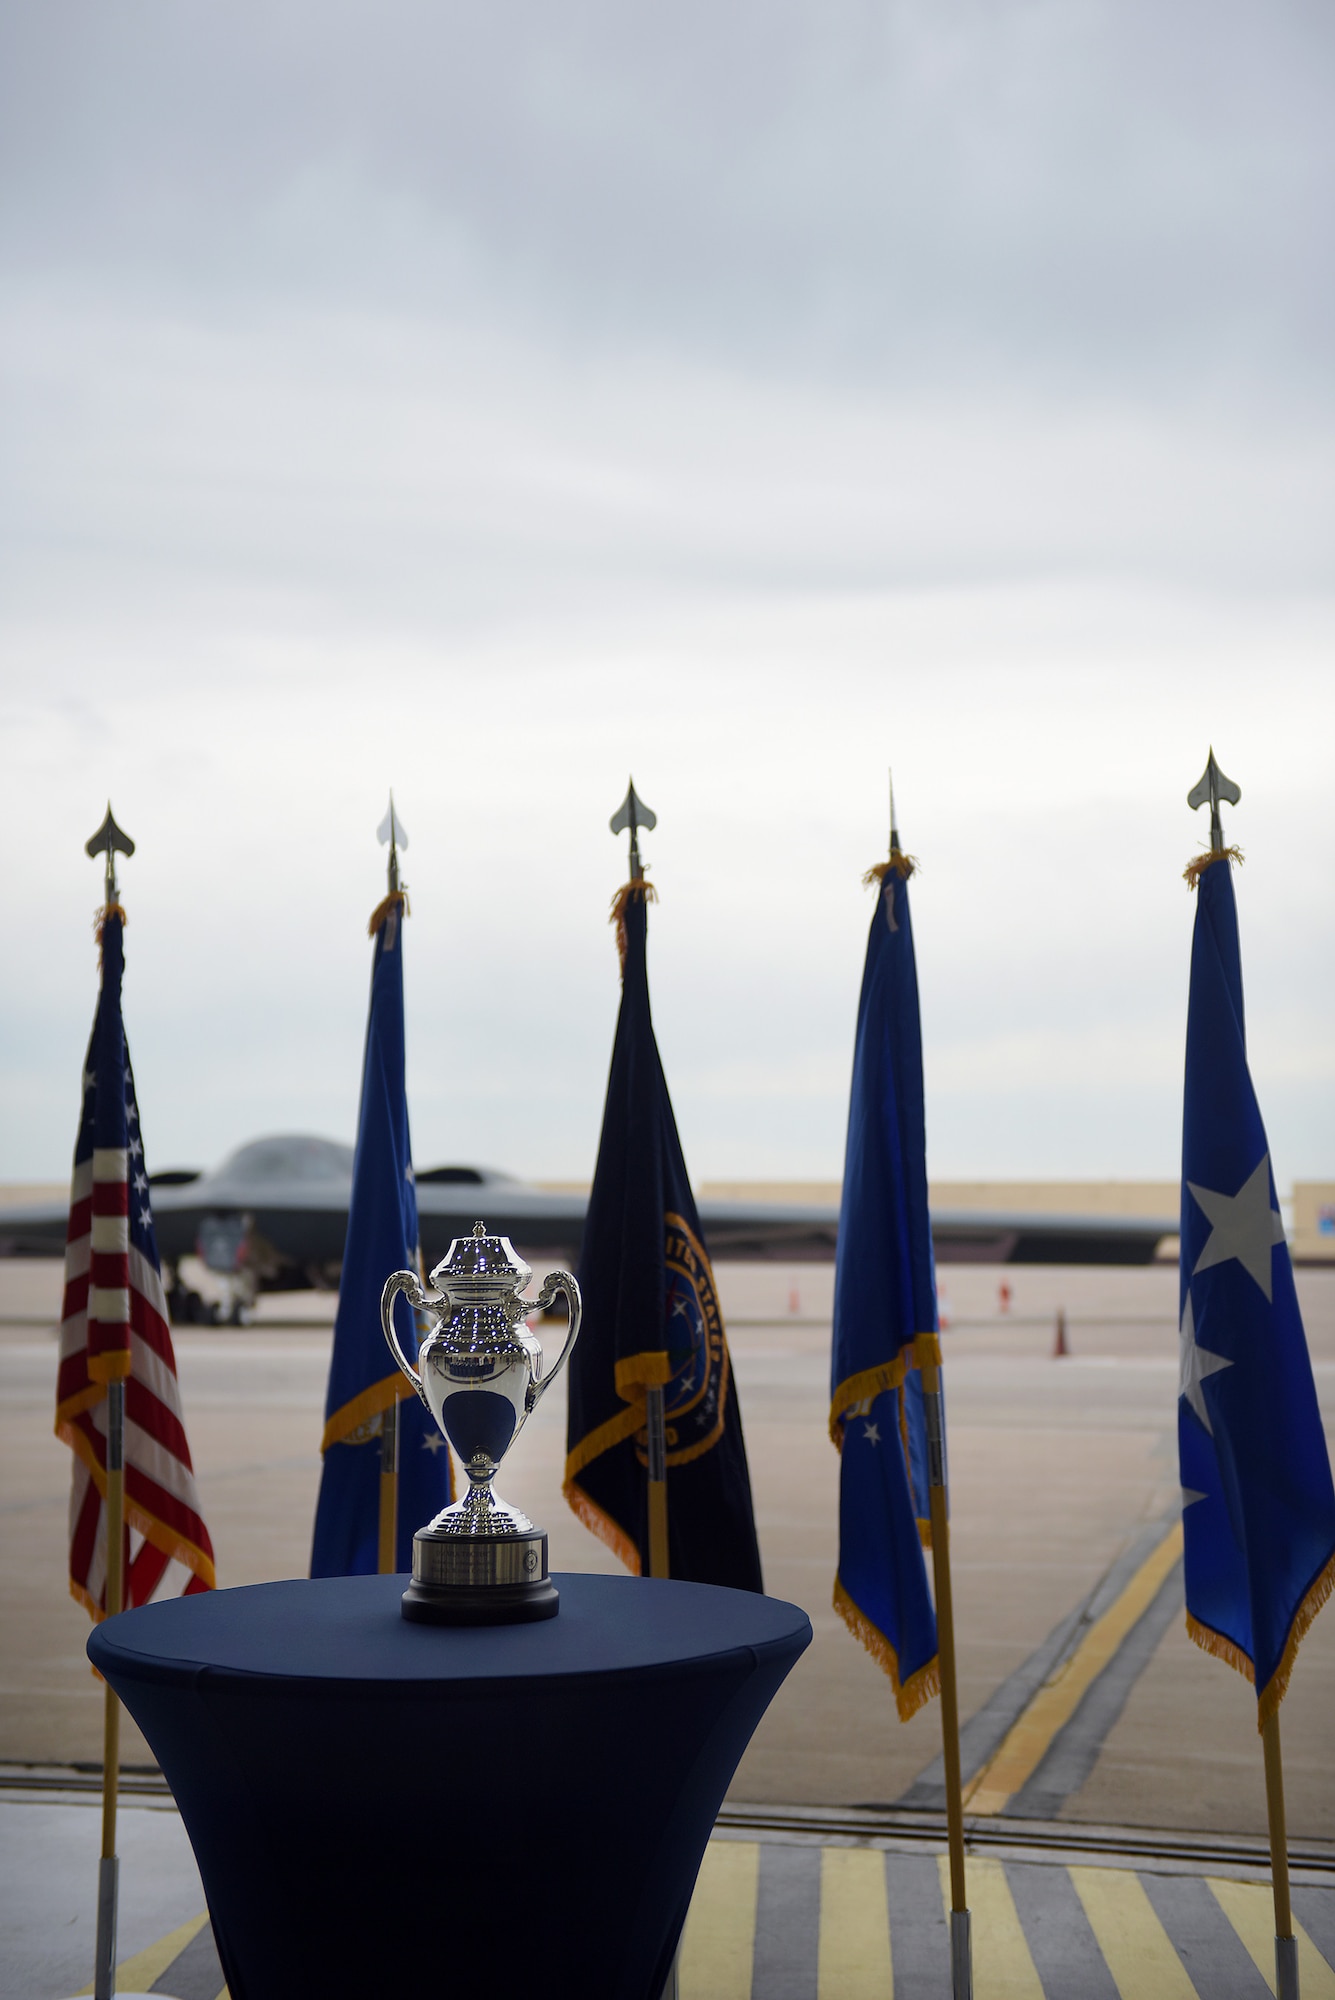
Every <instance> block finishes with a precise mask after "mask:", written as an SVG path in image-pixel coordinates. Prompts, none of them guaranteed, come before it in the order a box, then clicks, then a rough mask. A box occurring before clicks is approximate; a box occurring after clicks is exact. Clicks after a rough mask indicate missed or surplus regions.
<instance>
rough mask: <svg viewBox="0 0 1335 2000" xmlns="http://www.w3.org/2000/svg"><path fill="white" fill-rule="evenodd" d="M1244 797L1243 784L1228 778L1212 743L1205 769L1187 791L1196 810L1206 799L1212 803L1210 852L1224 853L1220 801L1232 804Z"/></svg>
mask: <svg viewBox="0 0 1335 2000" xmlns="http://www.w3.org/2000/svg"><path fill="white" fill-rule="evenodd" d="M1241 797H1242V787H1241V785H1235V784H1234V782H1233V780H1232V778H1226V777H1225V776H1224V774H1223V772H1222V771H1221V770H1220V768H1219V766H1218V764H1217V763H1216V762H1215V754H1214V745H1213V744H1211V745H1210V755H1209V757H1208V759H1207V760H1206V765H1205V769H1204V770H1203V771H1202V773H1201V775H1200V777H1199V778H1198V779H1197V781H1196V783H1195V784H1194V785H1193V786H1192V788H1191V790H1190V791H1189V792H1188V793H1187V804H1188V805H1189V806H1190V807H1191V809H1192V811H1193V812H1195V811H1196V810H1197V808H1198V807H1200V806H1203V805H1204V804H1205V802H1206V800H1207V799H1208V800H1209V803H1210V852H1211V853H1212V854H1222V853H1223V849H1224V828H1223V823H1222V821H1221V820H1220V817H1219V801H1220V800H1221V799H1227V800H1228V802H1229V804H1230V805H1231V806H1235V805H1237V803H1238V801H1239V800H1240V799H1241Z"/></svg>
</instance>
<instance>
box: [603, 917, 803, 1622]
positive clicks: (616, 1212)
mask: <svg viewBox="0 0 1335 2000" xmlns="http://www.w3.org/2000/svg"><path fill="white" fill-rule="evenodd" d="M651 894H652V890H651V889H650V887H649V885H648V883H646V882H643V881H637V882H634V883H631V884H630V885H628V887H627V888H626V889H624V890H623V891H622V892H621V895H620V896H619V898H618V900H617V904H616V905H615V909H614V913H615V914H616V916H617V918H618V930H617V939H618V943H619V944H620V945H621V948H622V994H621V1011H620V1013H619V1014H618V1016H617V1028H616V1040H615V1042H614V1044H613V1048H612V1070H611V1075H610V1077H609V1079H608V1085H607V1104H606V1108H605V1110H604V1112H603V1130H602V1137H601V1139H600V1140H599V1144H598V1164H597V1167H596V1169H595V1171H594V1177H593V1187H592V1189H591V1191H590V1194H589V1207H588V1213H587V1216H586V1218H585V1223H584V1239H583V1244H582V1246H581V1249H580V1259H579V1283H580V1291H581V1292H582V1294H583V1298H584V1331H583V1333H582V1334H581V1336H580V1339H579V1340H578V1341H577V1342H576V1344H575V1348H574V1351H573V1353H572V1354H571V1357H570V1368H569V1377H568V1379H569V1383H570V1396H569V1411H568V1418H567V1432H566V1471H565V1494H566V1498H567V1500H568V1501H569V1502H570V1505H571V1506H572V1507H573V1508H574V1510H575V1512H576V1513H577V1514H578V1515H579V1517H580V1519H581V1520H582V1521H583V1522H584V1524H585V1526H586V1527H587V1528H590V1529H591V1530H592V1531H593V1533H594V1534H596V1535H598V1536H600V1537H601V1538H602V1540H603V1541H605V1542H606V1543H607V1544H608V1545H609V1547H610V1548H612V1549H614V1550H615V1551H616V1553H617V1555H618V1556H620V1558H621V1560H622V1561H623V1562H624V1563H625V1564H626V1566H627V1568H628V1569H630V1570H632V1571H634V1572H635V1574H636V1575H645V1574H647V1573H648V1570H649V1512H648V1505H649V1503H648V1457H647V1433H646V1428H645V1425H646V1391H647V1390H649V1389H651V1388H661V1389H662V1391H663V1416H664V1427H665V1432H666V1440H667V1488H668V1552H669V1570H670V1573H671V1575H672V1576H674V1577H677V1578H680V1579H682V1580H683V1581H685V1582H687V1583H716V1584H726V1585H730V1586H731V1587H733V1588H734V1589H737V1590H760V1589H761V1588H762V1587H763V1586H762V1584H761V1577H760V1551H759V1547H758V1545H757V1542H756V1528H755V1518H754V1514H753V1512H752V1505H751V1480H750V1474H749V1472H748V1470H747V1463H746V1445H745V1443H744V1442H743V1438H742V1418H741V1411H740V1409H739V1407H738V1402H737V1384H736V1383H735V1381H734V1380H733V1376H732V1362H731V1358H730V1356H729V1353H728V1338H727V1334H726V1332H725V1331H724V1326H723V1315H722V1313H721V1312H720V1310H719V1302H718V1294H717V1292H716V1290H715V1287H714V1273H713V1271H712V1270H711V1268H710V1263H709V1253H708V1250H707V1249H706V1247H705V1240H704V1233H703V1231H702V1230H701V1228H700V1218H699V1216H698V1215H697V1213H696V1208H695V1201H694V1198H693V1196H692V1194H691V1187H690V1182H689V1180H688V1179H687V1176H686V1162H685V1160H684V1158H683V1157H682V1150H681V1141H680V1140H679V1139H678V1137H677V1125H676V1120H675V1119H674V1118H673V1115H672V1104H671V1101H670V1099H669V1097H668V1088H667V1079H666V1078H665V1076H664V1075H663V1065H662V1063H661V1062H660V1060H659V1055H658V1045H657V1043H656V1041H655V1039H654V1029H653V1021H652V1019H651V1018H650V1013H649V976H648V969H647V966H646V962H645V937H646V911H645V904H646V902H647V901H648V899H649V897H650V896H651Z"/></svg>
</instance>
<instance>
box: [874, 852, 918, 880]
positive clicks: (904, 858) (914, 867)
mask: <svg viewBox="0 0 1335 2000" xmlns="http://www.w3.org/2000/svg"><path fill="white" fill-rule="evenodd" d="M917 871H918V864H917V862H916V861H915V860H914V858H913V856H912V855H911V854H901V853H900V851H899V849H898V848H897V847H896V848H895V849H894V850H893V851H892V853H891V855H890V859H889V860H888V861H878V862H877V863H876V866H875V867H874V868H869V869H868V870H867V872H866V874H865V875H864V876H863V878H862V886H863V888H864V889H870V888H871V886H872V884H873V882H884V880H885V878H886V876H887V875H889V874H891V873H893V874H895V875H898V877H899V879H900V881H901V882H907V881H908V879H909V876H910V875H915V874H916V873H917Z"/></svg>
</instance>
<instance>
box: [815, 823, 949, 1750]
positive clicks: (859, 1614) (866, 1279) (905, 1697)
mask: <svg viewBox="0 0 1335 2000" xmlns="http://www.w3.org/2000/svg"><path fill="white" fill-rule="evenodd" d="M912 871H913V864H912V862H911V861H910V860H909V859H908V857H907V856H906V855H904V854H901V853H900V852H899V849H898V846H897V845H895V846H892V850H891V857H890V860H889V861H888V862H886V863H884V864H882V866H881V867H879V868H877V869H873V870H872V871H871V875H870V876H869V878H868V879H869V880H871V879H874V880H876V882H877V883H878V893H877V898H876V910H875V913H874V915H873V917H872V920H871V932H870V935H869V937H868V939H867V960H866V966H865V968H864V971H863V975H862V993H861V997H860V999H859V1001H858V1025H857V1040H856V1043H855V1046H854V1053H853V1089H852V1097H851V1102H850V1104H849V1112H848V1146H847V1151H846V1154H845V1160H844V1192H843V1207H842V1209H841V1211H840V1216H839V1248H838V1256H837V1260H836V1264H835V1277H834V1344H833V1352H832V1355H831V1369H830V1378H831V1382H830V1389H831V1393H830V1435H831V1436H832V1437H833V1439H834V1441H835V1443H836V1444H837V1445H838V1446H839V1449H840V1453H841V1461H840V1471H839V1571H838V1575H837V1577H836V1579H835V1586H834V1603H835V1609H836V1610H837V1611H838V1612H839V1613H840V1615H841V1616H842V1617H843V1618H844V1620H845V1621H846V1623H847V1624H848V1625H849V1627H850V1628H851V1629H852V1631H853V1632H854V1633H855V1634H856V1635H857V1637H858V1638H859V1639H860V1640H861V1641H862V1643H863V1644H864V1645H865V1646H866V1647H867V1649H868V1651H869V1652H871V1653H872V1655H873V1656H874V1657H875V1658H876V1659H877V1660H878V1661H879V1662H880V1664H881V1665H882V1666H883V1667H884V1668H885V1671H886V1672H887V1673H888V1674H889V1676H890V1679H891V1681H892V1683H893V1685H894V1690H895V1702H896V1705H897V1707H898V1709H899V1713H900V1716H901V1718H902V1719H903V1720H905V1721H907V1719H908V1717H909V1716H911V1715H912V1714H913V1713H914V1712H915V1711H916V1710H917V1709H919V1708H920V1707H921V1706H922V1704H923V1703H924V1702H925V1701H927V1700H929V1699H930V1697H931V1696H932V1695H933V1694H935V1693H936V1692H937V1690H938V1688H939V1685H940V1681H939V1670H938V1664H937V1645H936V1616H935V1613H934V1611H933V1609H932V1600H931V1597H930V1595H929V1593H928V1589H927V1570H926V1565H925V1563H924V1561H923V1543H924V1541H925V1540H926V1539H927V1512H928V1502H927V1487H926V1467H925V1457H926V1452H925V1442H924V1428H923V1415H922V1383H921V1379H920V1377H919V1375H918V1373H917V1369H918V1367H919V1365H920V1364H927V1363H931V1362H937V1363H939V1361H940V1350H939V1346H938V1342H937V1316H936V1276H935V1270H934V1267H933V1261H932V1231H931V1220H930V1216H929V1213H928V1207H927V1132H926V1119H925V1114H924V1109H923V1084H922V1029H921V1025H920V1021H919V1016H918V973H917V967H916V964H915V962H914V957H913V926H912V924H911V922H910V919H909V898H908V878H909V876H910V874H911V873H912Z"/></svg>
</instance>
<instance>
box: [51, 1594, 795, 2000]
mask: <svg viewBox="0 0 1335 2000" xmlns="http://www.w3.org/2000/svg"><path fill="white" fill-rule="evenodd" d="M557 1581H558V1582H559V1585H560V1592H561V1615H560V1617H559V1618H549V1619H546V1620H544V1621H542V1622H540V1623H532V1624H517V1625H496V1624H489V1625H486V1626H480V1627H461V1626H441V1625H420V1624H416V1623H413V1622H410V1620H408V1619H406V1618H404V1617H403V1616H402V1615H401V1613H400V1598H401V1595H402V1591H403V1579H402V1577H397V1576H370V1577H339V1578H327V1579H321V1580H319V1581H315V1582H298V1583H271V1584H258V1585H254V1586H252V1587H250V1588H248V1589H244V1590H224V1591H210V1592H207V1593H204V1594H201V1595H199V1596H194V1597H185V1598H176V1599H173V1600H172V1601H170V1602H168V1603H164V1604H152V1605H148V1606H146V1607H145V1608H144V1609H142V1610H139V1611H129V1612H126V1613H125V1614H124V1615H123V1616H121V1617H119V1618H113V1619H110V1620H108V1621H107V1623H106V1624H104V1625H100V1626H98V1627H97V1628H96V1629H95V1630H94V1632H93V1633H92V1636H91V1637H90V1639H89V1641H88V1653H89V1657H90V1658H91V1659H92V1661H93V1662H94V1664H95V1665H96V1666H97V1667H98V1668H99V1669H100V1671H101V1672H102V1673H103V1674H105V1675H106V1677H107V1679H108V1680H109V1681H110V1683H111V1685H112V1686H113V1687H114V1688H115V1690H116V1692H117V1694H118V1695H119V1696H120V1698H121V1700H122V1701H123V1702H124V1703H125V1706H126V1707H127V1708H128V1709H129V1711H130V1713H131V1715H132V1716H133V1717H134V1719H135V1721H136V1722H137V1723H138V1724H139V1726H140V1728H141V1729H142V1730H143V1732H144V1735H145V1736H146V1737H147V1739H148V1741H149V1743H150V1744H151V1746H152V1748H153V1752H154V1754H155V1756H156V1757H157V1758H158V1760H159V1762H160V1763H161V1765H162V1768H163V1771H164V1772H165V1774H166V1776H167V1779H168V1782H169V1783H170V1785H171V1787H172V1790H173V1792H174V1793H175V1795H176V1800H177V1803H178V1805H179V1806H180V1809H181V1815H182V1818H183V1819H184V1821H185V1825H186V1830H187V1832H188V1833H189V1835H190V1839H191V1842H192V1844H193V1846H194V1850H195V1855H196V1858H197V1859H198V1862H199V1869H200V1874H201V1876H202V1878H203V1882H204V1888H205V1891H206V1893H207V1896H208V1902H209V1913H210V1915H211V1917H212V1919H213V1928H214V1932H215V1935H216V1937H217V1941H218V1950H219V1953H220V1956H221V1959H222V1965H223V1971H224V1973H225V1974H226V1977H227V1983H228V1987H229V1989H230V1992H231V1996H232V2000H293V1996H294V1995H306V1994H310V1995H319V1996H320V2000H371V1996H375V2000H412V1996H416V1995H418V1994H422V1995H430V1994H437V1993H440V1994H466V1993H485V1994H486V1996H487V2000H535V1996H539V1995H542V1996H551V2000H563V1996H566V1995H570V1996H572V1997H573V1996H579V2000H659V1996H660V1995H661V1993H662V1989H663V1984H664V1981H665V1979H666V1977H667V1974H668V1969H669V1967H670V1965H671V1963H672V1957H673V1953H674V1952H675V1950H676V1946H677V1939H678V1936H679V1935H680V1932H681V1927H682V1924H683V1922H684V1921H685V1917H686V1911H687V1908H688V1906H689V1904H690V1898H691V1891H692V1889H693V1887H694V1884H695V1877H696V1874H697V1871H698V1869H699V1866H700V1861H701V1858H702V1856H703V1854H704V1850H705V1844H706V1842H707V1841H708V1839H709V1835H710V1832H711V1830H712V1828H713V1824H714V1819H715V1815H716V1814H717V1812H718V1808H719V1806H720V1805H721V1804H722V1801H723V1797H724V1794H725V1792H726V1791H727V1788H728V1784H729V1782H730V1780H731V1778H732V1774H733V1772H734V1771H735V1769H736V1767H737V1764H738V1762H739V1760H740V1758H741V1755H742V1752H743V1751H744V1750H745V1748H746V1745H747V1743H748V1742H749V1741H750V1738H751V1735H752V1733H753V1731H754V1730H755V1727H756V1724H757V1723H758V1722H759V1720H760V1718H761V1716H762V1715H763V1714H764V1712H765V1709H766V1708H767V1707H768V1705H769V1703H770V1701H771V1700H772V1698H773V1696H774V1694H775V1691H776V1690H777V1688H778V1687H779V1685H780V1683H781V1682H782V1681H783V1680H784V1678H785V1676H786V1675H787V1674H788V1673H789V1671H790V1670H791V1668H792V1666H793V1664H794V1662H795V1661H796V1660H797V1658H798V1656H799V1655H800V1654H801V1653H802V1651H803V1650H804V1648H805V1647H806V1646H807V1645H808V1644H809V1643H810V1640H811V1626H810V1623H809V1621H808V1619H807V1616H806V1614H805V1612H803V1611H799V1610H798V1609H797V1608H796V1606H794V1605H791V1604H784V1603H781V1602H779V1601H778V1600H777V1599H775V1598H769V1597H758V1596H754V1595H752V1594H751V1593H749V1592H746V1591H737V1590H717V1589H713V1588H711V1587H709V1586H708V1585H705V1584H690V1583H665V1582H654V1581H649V1580H646V1579H642V1578H635V1577H610V1576H584V1575H561V1576H560V1577H559V1578H558V1579H557Z"/></svg>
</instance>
